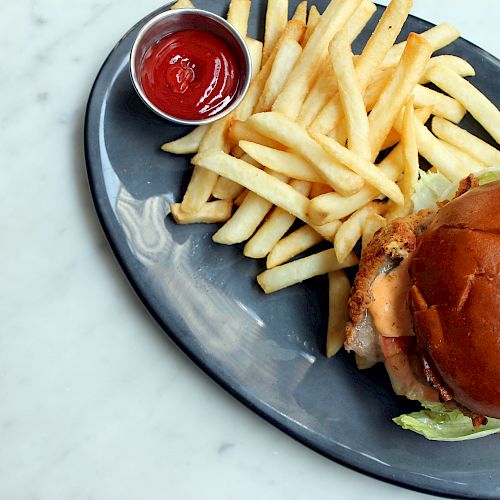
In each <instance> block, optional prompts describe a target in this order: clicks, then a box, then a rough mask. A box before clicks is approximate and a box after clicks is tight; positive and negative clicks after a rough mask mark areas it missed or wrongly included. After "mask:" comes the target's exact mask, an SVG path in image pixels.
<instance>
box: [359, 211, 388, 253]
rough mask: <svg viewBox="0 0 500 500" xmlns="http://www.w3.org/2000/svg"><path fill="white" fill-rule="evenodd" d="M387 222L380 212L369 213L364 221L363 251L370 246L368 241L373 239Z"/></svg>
mask: <svg viewBox="0 0 500 500" xmlns="http://www.w3.org/2000/svg"><path fill="white" fill-rule="evenodd" d="M386 224H387V219H386V218H385V217H382V216H381V215H379V214H369V215H367V216H366V218H365V220H364V222H363V234H362V236H361V238H362V240H361V242H362V247H361V248H362V250H361V253H363V252H364V251H365V249H366V247H367V246H368V243H370V241H371V240H372V239H373V236H374V235H375V233H376V232H377V231H378V230H379V229H380V228H382V227H384V226H385V225H386Z"/></svg>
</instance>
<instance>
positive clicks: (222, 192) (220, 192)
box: [212, 154, 262, 200]
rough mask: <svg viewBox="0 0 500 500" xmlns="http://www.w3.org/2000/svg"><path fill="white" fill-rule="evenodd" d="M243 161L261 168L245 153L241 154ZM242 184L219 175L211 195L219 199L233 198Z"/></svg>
mask: <svg viewBox="0 0 500 500" xmlns="http://www.w3.org/2000/svg"><path fill="white" fill-rule="evenodd" d="M241 159H242V160H243V161H246V162H247V163H250V164H251V165H253V166H254V167H258V168H261V167H262V165H261V164H260V163H258V162H256V161H255V160H254V159H253V158H252V157H250V156H248V155H247V154H243V156H242V157H241ZM243 189H244V188H243V186H242V185H240V184H237V183H236V182H233V181H232V180H231V179H228V178H226V177H219V178H218V179H217V184H215V187H214V190H213V192H212V196H213V197H214V198H217V199H219V200H233V199H234V198H236V197H237V196H239V194H240V193H241V192H242V191H243Z"/></svg>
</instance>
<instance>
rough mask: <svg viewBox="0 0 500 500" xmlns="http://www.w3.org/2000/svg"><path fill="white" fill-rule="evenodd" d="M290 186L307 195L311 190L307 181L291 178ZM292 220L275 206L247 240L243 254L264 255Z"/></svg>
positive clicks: (289, 226) (289, 225)
mask: <svg viewBox="0 0 500 500" xmlns="http://www.w3.org/2000/svg"><path fill="white" fill-rule="evenodd" d="M290 186H292V187H293V188H294V189H295V190H297V191H298V192H299V193H301V194H303V195H304V196H308V195H309V191H310V190H311V183H310V182H307V181H298V180H292V181H290ZM294 222H295V216H293V215H291V214H289V213H288V212H286V211H285V210H283V209H282V208H278V207H275V208H274V209H273V211H272V212H271V214H270V215H269V217H268V218H267V219H266V221H265V222H264V223H263V224H262V225H261V226H260V227H259V229H258V230H257V232H256V233H255V234H254V235H253V236H252V238H251V239H250V240H249V241H247V243H246V245H245V247H244V248H243V255H245V256H246V257H251V258H254V259H261V258H263V257H265V256H266V255H267V254H268V253H269V252H270V251H271V250H272V248H273V247H274V245H276V243H278V241H279V240H280V239H281V238H282V237H283V236H284V235H285V234H286V232H287V231H288V230H289V229H290V228H291V227H292V225H293V223H294Z"/></svg>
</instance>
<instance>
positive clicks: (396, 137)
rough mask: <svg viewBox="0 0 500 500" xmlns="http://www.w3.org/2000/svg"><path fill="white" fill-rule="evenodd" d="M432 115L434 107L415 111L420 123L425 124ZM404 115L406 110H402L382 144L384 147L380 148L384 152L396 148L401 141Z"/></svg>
mask: <svg viewBox="0 0 500 500" xmlns="http://www.w3.org/2000/svg"><path fill="white" fill-rule="evenodd" d="M431 114H432V106H425V107H424V108H418V109H415V111H414V115H415V118H416V119H417V120H418V121H419V122H420V123H425V122H426V121H427V120H428V119H429V118H430V116H431ZM403 115H404V109H402V110H401V112H400V114H399V115H398V117H397V118H396V121H395V122H394V125H393V128H392V130H391V131H390V132H389V135H388V136H387V137H386V138H385V141H384V144H382V147H381V148H380V149H381V150H382V151H383V150H384V149H387V148H390V147H392V146H394V145H395V144H397V143H398V142H399V141H400V140H401V130H402V129H403Z"/></svg>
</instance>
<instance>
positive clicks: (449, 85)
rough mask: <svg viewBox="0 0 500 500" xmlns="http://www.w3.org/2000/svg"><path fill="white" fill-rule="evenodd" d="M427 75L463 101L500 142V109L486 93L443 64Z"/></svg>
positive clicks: (442, 88)
mask: <svg viewBox="0 0 500 500" xmlns="http://www.w3.org/2000/svg"><path fill="white" fill-rule="evenodd" d="M426 75H427V77H428V78H429V80H430V81H431V82H432V83H433V84H434V85H437V86H438V87H439V88H440V89H441V90H444V91H445V92H446V93H447V94H449V95H450V96H452V97H454V98H455V99H456V100H457V101H459V102H461V103H462V104H463V105H464V106H465V108H466V109H467V111H468V112H469V113H470V114H471V115H472V116H473V117H474V118H475V119H476V120H477V121H478V122H479V123H480V124H481V125H482V126H483V128H484V129H485V130H486V131H487V132H488V133H489V134H490V135H491V137H493V139H495V141H497V143H499V142H500V111H498V109H497V107H496V106H495V105H494V104H493V103H492V102H491V101H490V100H489V99H488V98H487V97H486V96H485V95H484V94H482V93H481V92H480V91H479V90H478V89H477V88H476V87H474V86H473V85H472V84H471V83H469V82H468V81H467V80H465V79H464V78H462V77H461V76H459V75H457V74H456V73H455V72H454V71H452V70H451V69H450V68H447V67H446V66H443V65H437V66H434V67H433V68H431V69H429V70H428V71H427V73H426Z"/></svg>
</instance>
